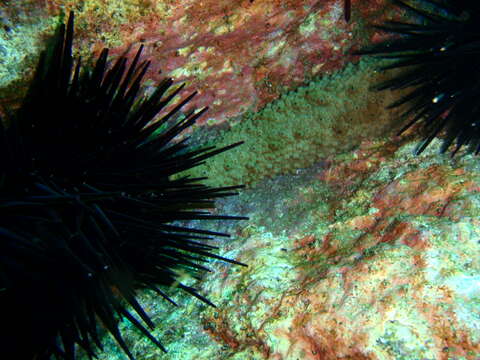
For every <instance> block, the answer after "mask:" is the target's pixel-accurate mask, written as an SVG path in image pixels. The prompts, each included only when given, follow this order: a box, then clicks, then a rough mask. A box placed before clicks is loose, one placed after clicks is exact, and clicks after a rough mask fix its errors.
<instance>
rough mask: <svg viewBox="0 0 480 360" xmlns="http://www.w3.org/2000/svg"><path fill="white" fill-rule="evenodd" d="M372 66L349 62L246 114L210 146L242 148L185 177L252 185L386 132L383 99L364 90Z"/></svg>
mask: <svg viewBox="0 0 480 360" xmlns="http://www.w3.org/2000/svg"><path fill="white" fill-rule="evenodd" d="M375 64H376V63H375V62H373V61H371V60H362V61H361V62H360V63H359V64H356V65H354V64H349V65H348V66H347V67H346V68H345V69H344V70H342V71H339V72H337V73H334V74H332V75H329V76H324V77H322V78H319V79H316V80H313V81H311V82H310V83H309V84H307V85H306V86H302V87H299V88H298V89H296V90H295V91H291V92H288V93H286V94H284V95H282V96H281V97H280V98H279V99H277V100H276V101H273V102H272V103H270V104H268V105H266V106H265V107H264V108H263V109H262V110H260V111H258V112H252V111H250V112H246V113H245V114H244V115H243V116H242V117H241V119H240V121H238V123H237V124H236V125H235V126H233V127H232V128H231V129H230V130H228V131H223V132H221V133H220V134H219V135H218V136H217V137H216V138H215V139H214V140H213V141H212V142H211V144H214V145H216V146H226V145H229V144H231V143H234V142H237V141H240V140H243V141H245V144H243V145H242V146H240V147H238V148H236V149H233V150H231V151H228V152H226V153H223V154H220V155H218V156H216V157H215V158H213V159H211V160H209V161H208V162H207V164H206V165H205V166H202V167H199V168H196V169H194V170H193V171H191V172H190V173H189V174H191V175H192V176H205V175H207V174H208V176H209V180H208V181H209V185H220V184H224V185H233V184H238V183H247V184H252V183H255V182H257V181H259V180H260V179H262V178H267V177H272V176H275V175H278V174H288V173H294V172H295V171H296V170H297V169H299V168H305V167H308V166H311V165H312V164H314V163H315V162H317V161H319V160H321V159H323V158H325V157H328V156H331V155H334V154H337V153H340V152H344V151H348V150H350V149H352V148H354V147H355V146H356V145H358V144H359V142H360V141H361V140H362V139H365V138H372V137H373V138H375V137H378V136H380V135H383V134H385V133H388V131H387V130H386V129H387V128H388V121H389V119H388V118H387V116H386V115H385V114H384V110H383V107H384V105H385V101H384V99H379V98H378V97H374V96H371V94H370V92H369V91H368V90H369V89H368V87H369V84H371V82H372V80H371V79H370V77H371V76H372V74H374V73H375V71H374V66H375ZM345 94H348V95H347V96H346V95H345ZM379 101H380V102H379ZM381 113H383V115H382V114H381ZM373 119H374V120H375V122H374V123H372V120H373Z"/></svg>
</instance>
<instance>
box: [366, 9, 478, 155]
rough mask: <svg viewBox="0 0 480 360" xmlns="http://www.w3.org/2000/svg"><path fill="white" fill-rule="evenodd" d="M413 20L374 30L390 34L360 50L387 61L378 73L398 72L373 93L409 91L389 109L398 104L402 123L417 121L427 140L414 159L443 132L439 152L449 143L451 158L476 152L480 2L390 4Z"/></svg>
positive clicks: (379, 26) (391, 23) (395, 22)
mask: <svg viewBox="0 0 480 360" xmlns="http://www.w3.org/2000/svg"><path fill="white" fill-rule="evenodd" d="M392 1H393V3H395V4H397V5H398V6H400V7H402V8H404V9H406V10H407V12H408V13H410V14H412V15H413V16H416V17H417V18H418V19H419V21H418V22H416V23H412V22H397V21H387V22H386V23H385V24H384V25H378V26H376V28H378V29H380V30H381V31H384V32H387V33H390V34H393V35H394V36H393V37H391V38H389V39H387V40H386V41H384V42H381V43H379V44H375V45H372V46H370V47H369V48H367V49H364V50H362V51H360V52H359V53H360V54H372V55H376V56H378V57H381V58H384V59H389V60H391V62H390V63H389V64H388V65H386V66H384V67H383V68H382V69H383V70H388V69H394V68H402V69H404V70H403V71H402V72H401V73H400V74H399V75H396V76H394V77H393V78H392V79H391V80H388V81H386V82H384V83H382V84H379V85H378V86H377V89H378V90H386V89H390V90H397V89H410V88H411V90H409V91H408V92H407V93H406V95H403V96H402V97H401V98H399V99H398V100H397V101H395V102H394V103H392V104H391V105H390V106H389V107H390V108H395V107H398V106H400V105H403V104H408V105H407V110H406V111H405V112H404V113H403V116H402V117H403V118H404V119H405V120H407V119H408V123H407V124H406V125H405V126H404V127H403V129H402V130H401V131H400V133H402V132H403V131H405V130H406V129H408V128H409V127H411V126H412V125H413V124H415V123H417V122H422V123H423V125H424V126H425V129H426V132H427V136H426V137H425V139H424V140H423V142H422V143H421V144H420V145H419V146H418V148H417V150H416V154H420V153H421V152H422V151H423V150H424V149H425V148H426V147H427V146H428V144H430V142H431V141H432V140H433V139H434V138H435V137H436V136H437V135H438V134H439V133H440V132H442V131H443V130H445V132H446V138H445V140H444V143H443V145H442V148H441V152H445V151H446V150H447V149H448V148H449V147H450V145H452V144H453V143H455V146H454V148H453V151H452V156H453V155H454V154H455V153H456V152H457V151H458V150H459V149H460V148H461V147H462V146H464V145H469V149H470V150H471V151H474V152H475V153H478V152H480V106H479V102H478V99H479V98H480V68H479V66H478V64H479V63H480V25H479V24H480V1H475V0H392Z"/></svg>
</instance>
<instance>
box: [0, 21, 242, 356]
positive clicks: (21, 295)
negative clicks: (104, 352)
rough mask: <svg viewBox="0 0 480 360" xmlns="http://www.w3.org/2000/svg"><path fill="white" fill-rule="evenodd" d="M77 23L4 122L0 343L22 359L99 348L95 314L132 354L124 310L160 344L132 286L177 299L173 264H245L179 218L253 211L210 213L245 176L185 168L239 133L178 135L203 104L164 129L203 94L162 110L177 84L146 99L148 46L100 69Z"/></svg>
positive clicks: (64, 30)
mask: <svg viewBox="0 0 480 360" xmlns="http://www.w3.org/2000/svg"><path fill="white" fill-rule="evenodd" d="M73 19H74V17H73V14H70V17H69V20H68V23H67V25H66V26H65V25H63V24H62V25H61V26H60V27H59V30H58V33H57V34H56V36H55V38H54V39H55V41H54V44H53V47H52V49H51V52H50V53H49V54H48V55H47V54H46V53H43V54H42V55H41V57H40V61H39V64H38V67H37V70H36V75H35V77H34V79H33V82H32V85H31V87H30V89H29V91H28V93H27V95H26V97H25V100H24V102H23V104H22V105H21V108H20V109H19V110H18V111H17V112H15V113H14V114H13V115H12V116H10V117H9V118H8V119H7V120H8V124H9V125H8V126H5V125H4V124H3V123H2V122H0V156H1V168H0V171H1V174H0V289H1V290H0V307H1V309H2V310H1V311H2V321H1V322H2V326H1V329H2V330H1V333H0V344H1V352H2V354H8V355H10V356H11V357H10V358H12V359H13V358H14V359H16V360H24V359H25V360H32V359H36V360H41V359H51V358H52V357H53V356H55V357H56V358H59V359H67V360H73V359H75V347H76V346H80V347H81V348H83V349H84V350H85V351H86V353H87V354H88V355H89V356H90V358H91V357H93V356H95V352H96V350H97V349H98V348H102V342H101V339H100V336H99V333H98V330H97V321H98V320H99V322H100V323H101V325H102V326H103V327H104V328H106V330H107V331H108V332H110V333H111V334H112V335H113V337H114V338H115V339H116V341H117V342H118V344H119V345H120V346H121V348H122V349H123V350H124V352H125V353H126V354H127V355H128V357H129V358H130V359H134V356H133V355H132V353H131V352H130V350H129V348H128V346H127V344H126V343H125V341H124V340H123V338H122V335H121V334H120V332H119V329H118V323H119V321H120V320H121V319H127V320H128V321H129V322H131V323H132V324H133V325H134V326H135V327H136V328H137V329H139V330H140V331H141V332H142V333H143V334H144V335H145V336H146V337H148V338H149V339H150V340H151V341H152V342H153V343H155V344H156V345H157V346H158V347H160V348H162V349H163V347H162V345H161V344H160V343H159V342H158V341H157V340H156V339H155V338H154V337H153V336H152V335H151V332H150V329H152V328H153V323H152V321H151V320H150V318H149V316H148V315H147V314H146V313H145V311H144V310H143V309H142V307H141V306H140V304H139V303H138V302H137V300H136V291H137V290H138V289H151V290H153V291H155V292H157V293H158V294H159V295H161V296H162V297H163V298H165V299H167V300H168V301H170V302H172V303H174V302H173V301H172V300H171V299H170V297H169V295H168V293H167V292H166V291H167V290H165V289H168V287H169V286H170V285H172V284H175V282H176V280H177V274H178V273H179V272H183V273H185V272H186V273H188V274H190V275H192V276H194V277H199V275H200V274H201V273H203V272H205V271H209V269H208V268H206V267H205V266H203V265H202V263H203V262H205V261H206V260H207V259H209V258H213V259H220V260H222V261H226V262H229V263H232V264H238V265H244V264H242V263H240V262H237V261H235V260H231V259H226V258H224V257H221V256H218V255H216V254H214V253H213V252H212V251H213V250H214V249H215V247H213V246H211V245H208V244H207V243H206V241H207V240H209V239H211V238H212V237H215V236H228V235H227V234H223V233H217V232H213V231H207V230H203V229H198V228H190V227H188V226H185V225H179V224H178V223H176V222H177V221H189V220H212V219H219V220H239V219H246V218H244V217H238V216H224V215H213V214H211V213H210V212H209V211H208V209H210V208H212V207H213V205H214V199H215V198H220V197H226V196H231V195H235V194H236V190H237V189H239V188H240V187H241V186H229V187H217V188H212V187H209V186H206V185H203V184H202V183H201V181H202V180H203V178H190V177H188V176H181V174H180V173H181V172H183V171H184V170H187V169H191V168H192V167H195V166H198V165H201V164H202V163H203V162H204V161H205V160H206V159H208V158H210V157H212V156H215V155H217V154H219V153H221V152H223V151H226V150H229V149H231V148H233V147H235V146H237V145H239V144H240V143H236V144H233V145H230V146H227V147H224V148H221V149H215V148H214V147H208V148H200V149H190V148H189V147H188V146H187V144H186V141H187V139H184V140H182V141H174V139H175V137H176V136H177V135H178V134H180V133H181V132H182V131H183V130H185V129H187V128H188V127H190V126H192V125H193V124H194V123H195V121H196V120H197V119H198V118H199V117H200V116H201V115H202V114H203V113H204V112H205V111H206V109H202V110H200V111H196V110H195V109H192V110H189V111H186V113H185V116H184V117H183V118H181V119H180V120H178V121H177V122H176V123H174V124H173V125H167V124H168V123H167V121H168V120H169V119H172V117H173V116H174V115H176V114H177V113H178V112H179V110H180V109H181V108H182V107H183V106H184V105H186V104H187V103H188V102H189V101H190V100H191V99H192V97H193V96H194V95H195V93H193V94H191V95H190V96H188V97H186V98H185V99H183V100H181V101H180V102H179V103H178V104H177V105H175V106H174V107H173V108H172V109H171V110H169V111H168V112H166V111H165V110H164V109H165V108H166V106H167V105H168V104H169V103H170V102H171V101H172V99H173V98H174V97H175V96H176V95H177V94H179V92H180V91H181V89H182V87H183V86H180V87H178V88H176V89H174V90H170V88H171V86H172V80H170V79H166V80H164V81H163V82H161V83H160V84H159V85H158V87H157V88H156V90H155V91H154V93H153V94H152V95H151V96H148V97H146V98H140V97H139V95H138V94H139V92H140V90H141V83H142V79H143V77H144V75H145V73H146V71H147V69H148V66H149V62H147V61H144V62H140V54H141V51H142V48H141V47H140V49H139V50H138V52H137V54H136V56H135V58H134V59H133V60H132V62H131V64H130V65H129V66H127V60H126V59H125V58H123V57H120V58H119V59H118V60H117V61H116V62H115V63H114V65H113V66H111V67H109V66H108V65H107V60H108V50H103V51H102V53H101V55H100V56H99V58H98V60H97V61H96V64H95V66H94V68H93V69H92V71H89V70H87V69H86V68H84V67H82V65H81V61H80V60H78V61H76V63H75V62H74V60H73V58H72V39H73ZM162 111H163V113H165V112H166V113H165V114H163V113H162V114H163V116H162V117H161V118H160V119H159V120H158V121H155V122H152V120H153V119H154V118H155V117H156V116H157V114H159V113H160V112H162ZM161 127H162V128H161ZM163 127H166V129H164V128H163ZM174 175H175V176H174ZM178 286H179V287H180V288H181V289H182V290H184V291H186V292H187V293H189V294H191V295H193V296H195V297H197V298H199V299H200V300H202V301H203V302H205V303H207V304H209V305H213V304H212V303H211V302H210V301H209V300H207V299H206V298H205V297H203V296H201V295H200V294H199V293H198V292H197V291H196V290H195V289H193V288H190V287H188V286H186V285H183V284H181V283H180V284H179V285H178ZM162 289H163V290H162ZM164 290H165V291H164ZM127 306H130V307H131V308H132V309H133V311H131V310H130V311H129V310H128V309H127ZM134 314H135V315H137V316H138V317H139V318H140V319H137V318H136V317H135V316H134Z"/></svg>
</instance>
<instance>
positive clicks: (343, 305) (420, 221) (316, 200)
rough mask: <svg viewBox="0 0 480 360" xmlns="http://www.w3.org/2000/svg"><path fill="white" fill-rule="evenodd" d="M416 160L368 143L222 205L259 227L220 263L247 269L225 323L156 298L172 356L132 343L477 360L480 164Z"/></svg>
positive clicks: (233, 291) (219, 287)
mask: <svg viewBox="0 0 480 360" xmlns="http://www.w3.org/2000/svg"><path fill="white" fill-rule="evenodd" d="M415 146H416V142H415V141H411V139H409V138H408V136H407V137H404V138H402V139H395V140H393V141H389V142H364V143H362V144H361V146H360V147H359V148H358V149H357V150H355V151H353V152H348V153H345V154H341V155H336V156H330V157H328V158H326V159H324V161H322V162H320V163H317V164H316V165H315V166H313V167H311V168H309V169H305V170H301V171H299V173H298V174H297V175H292V176H280V177H275V178H273V179H270V180H266V181H263V182H262V183H260V184H258V185H257V186H256V187H255V188H253V189H250V190H247V191H246V192H244V193H243V194H242V195H241V196H240V197H239V198H238V199H235V200H228V201H225V202H223V203H222V204H221V209H220V212H242V213H243V214H246V215H249V216H250V217H251V220H250V222H249V224H248V225H247V226H245V225H244V226H243V227H236V228H234V229H233V230H232V229H222V230H230V231H234V232H235V234H236V235H237V236H236V239H234V240H230V241H228V242H225V243H224V244H222V245H221V248H222V249H223V251H222V255H224V256H227V257H232V258H235V259H236V260H240V261H242V262H245V263H247V264H249V267H248V268H241V267H236V266H227V265H222V264H215V265H214V266H213V268H214V270H215V275H212V276H208V277H207V278H206V279H205V282H204V283H203V284H202V285H201V289H202V293H203V294H206V295H208V297H209V299H210V300H212V301H213V302H214V303H215V304H216V305H217V306H218V308H217V309H211V308H205V307H203V306H200V307H199V306H198V301H195V300H193V301H190V300H187V303H186V305H185V307H184V309H179V310H178V311H173V310H172V309H171V307H169V306H168V304H165V305H166V306H163V305H164V304H163V303H159V302H158V301H157V299H155V298H153V297H150V295H146V297H145V298H144V300H145V301H146V304H147V309H148V310H149V311H150V312H152V313H153V314H154V318H155V319H157V321H158V323H159V325H160V326H159V330H158V332H157V334H158V335H159V336H161V338H162V339H163V340H164V342H165V345H166V346H167V348H168V349H169V350H170V353H169V354H168V356H163V355H160V354H157V353H156V352H155V351H156V350H155V349H153V347H152V346H150V345H148V344H147V343H146V342H145V341H140V342H138V343H136V341H137V340H133V339H131V341H132V343H135V344H136V345H135V347H136V348H137V354H138V356H139V360H143V359H149V358H151V356H154V358H158V359H197V360H199V359H235V360H237V359H238V360H240V359H275V360H279V359H288V360H296V359H316V360H330V359H332V360H334V359H342V358H344V359H372V360H374V359H375V360H376V359H406V360H410V359H411V360H418V359H431V360H442V359H445V360H447V359H472V360H473V359H478V358H479V357H480V345H479V344H480V337H479V334H480V325H479V324H480V323H479V319H480V303H479V301H480V285H479V284H480V261H479V256H478V254H479V252H480V250H479V247H480V245H479V243H480V231H479V220H478V214H479V212H480V193H479V191H480V167H479V166H478V159H476V158H474V157H472V156H465V157H463V158H458V159H456V160H455V161H451V160H450V159H449V158H447V157H439V156H438V154H437V149H438V141H437V142H436V143H434V144H433V146H432V147H431V148H429V149H428V150H427V151H426V152H425V153H424V154H422V155H421V156H419V157H414V156H413V155H412V151H413V149H414V147H415ZM435 147H436V148H435ZM214 228H216V227H214ZM166 312H168V315H166ZM154 354H155V355H154ZM155 356H158V357H155ZM107 358H108V359H117V357H115V355H110V357H108V356H103V357H101V359H107ZM118 359H122V357H121V356H120V357H118Z"/></svg>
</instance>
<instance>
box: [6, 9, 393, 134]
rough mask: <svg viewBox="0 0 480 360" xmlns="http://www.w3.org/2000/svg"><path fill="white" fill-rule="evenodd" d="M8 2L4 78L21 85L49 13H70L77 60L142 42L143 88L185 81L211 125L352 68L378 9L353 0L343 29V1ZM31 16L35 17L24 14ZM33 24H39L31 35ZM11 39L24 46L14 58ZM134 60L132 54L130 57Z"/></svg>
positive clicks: (50, 21) (49, 23) (47, 29)
mask: <svg viewBox="0 0 480 360" xmlns="http://www.w3.org/2000/svg"><path fill="white" fill-rule="evenodd" d="M9 3H10V1H8V2H6V4H3V3H1V2H0V14H2V15H3V19H0V21H2V23H3V24H6V25H7V26H8V27H9V31H5V32H4V33H3V34H2V36H1V37H0V42H1V43H2V46H3V47H2V48H0V51H2V49H3V53H4V57H3V60H2V61H3V62H4V63H8V64H9V67H10V68H15V67H18V69H17V70H15V71H13V70H10V73H11V74H16V77H15V79H16V80H17V81H19V82H20V83H22V80H23V83H25V82H26V81H28V79H29V78H30V76H29V73H30V72H31V69H32V65H33V64H34V63H35V62H32V61H31V59H36V56H35V55H34V54H35V53H38V51H39V50H38V47H39V44H40V45H41V44H43V42H44V39H45V37H46V36H47V34H49V33H51V32H52V31H53V30H52V29H53V25H54V23H55V21H56V15H57V14H60V13H61V12H62V11H63V12H65V13H67V12H68V11H70V10H74V11H75V14H76V41H75V45H76V48H77V49H78V54H79V55H81V56H82V58H83V59H88V58H90V57H91V56H92V55H98V54H99V52H100V51H101V49H102V48H103V47H109V48H110V49H111V54H112V55H114V56H116V55H119V54H125V52H126V51H128V50H129V49H131V48H136V47H137V46H138V45H139V44H140V43H143V44H144V45H145V46H146V47H145V53H144V55H145V57H148V58H150V59H151V60H152V66H151V68H150V71H149V73H148V74H147V78H148V79H150V80H151V81H150V85H153V84H155V83H157V82H158V81H159V80H160V79H161V78H163V77H164V76H170V77H173V78H175V79H176V80H178V81H179V82H187V83H188V84H189V85H190V86H189V89H188V90H185V92H184V94H186V93H187V92H191V91H193V90H194V89H196V90H198V92H199V94H198V96H197V97H196V99H195V101H194V104H195V105H196V106H198V107H202V106H210V111H209V112H208V113H207V116H204V117H203V118H202V119H201V120H200V124H203V123H208V124H209V125H213V124H217V125H218V124H221V123H222V122H225V121H226V120H227V119H229V120H228V121H229V123H231V122H234V119H232V118H234V117H236V116H238V115H240V114H242V113H244V112H245V111H247V110H253V111H254V110H258V109H259V108H261V107H263V106H264V105H265V104H266V103H268V102H270V101H271V100H273V99H275V98H277V97H278V96H279V95H280V94H281V93H282V92H284V91H285V90H287V89H292V88H295V87H296V86H298V85H299V84H302V83H305V82H307V81H308V80H309V79H311V78H312V77H313V76H315V75H321V74H325V73H330V72H332V71H334V70H337V69H339V68H341V67H343V66H344V65H345V64H346V63H348V62H350V61H352V59H353V58H352V56H351V55H349V51H350V50H351V48H352V46H357V45H358V43H359V41H360V40H361V39H362V41H366V40H367V39H366V38H365V36H366V35H365V34H366V33H365V32H364V30H365V18H372V17H375V18H376V17H377V16H378V15H379V14H380V13H381V9H383V8H384V4H382V5H379V4H378V3H381V2H380V1H368V2H365V1H352V10H353V13H352V19H351V20H350V23H346V21H345V19H344V13H343V0H295V1H284V0H282V1H278V0H235V1H234V0H223V1H218V0H202V1H200V0H193V1H166V0H158V1H152V0H132V1H123V0H86V1H82V2H78V1H72V0H47V1H42V2H39V1H33V0H30V1H25V2H19V3H16V5H15V6H13V5H11V4H9ZM32 13H34V15H35V16H29V14H32ZM9 24H10V25H9ZM32 26H37V34H35V32H34V31H32V30H31V28H32ZM9 32H10V33H9ZM32 32H33V33H32ZM16 34H21V35H22V36H21V37H20V39H21V38H23V39H28V42H25V43H24V44H29V46H28V48H23V47H20V50H21V54H17V53H18V50H19V47H18V44H17V43H18V42H19V41H17V40H15V39H19V37H18V36H16ZM368 36H370V35H368ZM40 48H41V47H40ZM133 54H134V51H133V49H132V51H130V52H127V56H132V55H133ZM19 58H22V59H21V60H22V61H19ZM24 60H25V61H24ZM26 60H29V61H26ZM160 71H161V74H159V72H160ZM10 77H11V76H9V77H8V79H7V78H2V82H1V83H0V87H3V88H5V87H7V88H8V87H9V86H11V83H12V81H13V80H14V79H10ZM19 90H20V92H21V89H19ZM17 92H19V91H17ZM3 93H4V94H5V95H4V97H5V99H4V100H3V102H2V104H1V105H3V106H5V105H7V104H8V103H9V102H12V101H14V100H15V96H14V95H13V94H11V93H10V92H8V91H7V90H4V91H3ZM17 101H18V99H17Z"/></svg>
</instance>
